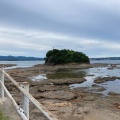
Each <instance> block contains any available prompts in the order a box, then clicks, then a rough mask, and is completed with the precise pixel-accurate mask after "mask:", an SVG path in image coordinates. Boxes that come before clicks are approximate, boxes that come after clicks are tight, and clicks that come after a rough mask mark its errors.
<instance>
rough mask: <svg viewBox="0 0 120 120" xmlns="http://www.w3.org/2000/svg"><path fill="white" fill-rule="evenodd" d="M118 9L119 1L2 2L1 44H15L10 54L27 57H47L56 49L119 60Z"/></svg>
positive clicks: (35, 0) (119, 29) (119, 23)
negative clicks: (51, 49)
mask: <svg viewBox="0 0 120 120" xmlns="http://www.w3.org/2000/svg"><path fill="white" fill-rule="evenodd" d="M119 5H120V2H119V1H118V0H116V1H114V0H109V1H108V0H104V1H103V0H98V1H96V0H83V1H80V0H60V1H56V0H39V1H38V0H25V1H24V0H21V1H16V0H9V1H5V0H1V1H0V26H1V31H0V43H1V44H3V42H1V41H3V39H4V46H5V43H7V44H8V46H9V45H12V44H13V43H14V44H15V46H14V44H13V45H12V47H11V51H12V50H13V51H14V50H17V49H18V51H20V50H23V51H25V52H24V53H25V54H26V55H32V54H30V53H31V50H32V51H33V52H34V53H35V52H40V51H41V53H42V56H44V55H45V52H46V51H47V50H49V49H50V48H52V47H53V46H54V47H56V48H59V49H63V48H69V49H74V50H79V51H83V52H85V53H86V54H88V56H91V57H94V56H102V55H103V56H113V54H114V55H115V56H119V51H120V49H119V46H120V34H119V31H120V15H119V13H120V8H119ZM7 41H9V42H7ZM109 43H111V44H109ZM19 45H20V46H19ZM6 46H7V45H6ZM16 46H17V47H16ZM4 48H5V49H3V48H1V49H2V50H1V51H5V50H7V47H4ZM110 51H112V52H110ZM16 52H17V51H16ZM22 53H23V52H22V51H21V54H22ZM98 53H99V55H98ZM103 53H104V54H103ZM110 53H111V54H110ZM1 54H2V53H1ZM19 54H20V53H19ZM34 55H35V54H34Z"/></svg>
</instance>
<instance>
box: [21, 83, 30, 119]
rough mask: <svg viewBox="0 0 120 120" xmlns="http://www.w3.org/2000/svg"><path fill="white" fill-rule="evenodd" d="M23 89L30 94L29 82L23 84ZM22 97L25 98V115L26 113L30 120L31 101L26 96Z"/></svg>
mask: <svg viewBox="0 0 120 120" xmlns="http://www.w3.org/2000/svg"><path fill="white" fill-rule="evenodd" d="M22 87H23V88H24V89H25V90H26V91H27V92H29V83H28V82H23V83H22ZM22 96H23V97H22V108H23V110H24V113H25V115H26V117H27V119H28V120H29V99H28V98H27V97H26V96H25V95H24V94H22Z"/></svg>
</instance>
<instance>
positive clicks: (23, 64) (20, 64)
mask: <svg viewBox="0 0 120 120" xmlns="http://www.w3.org/2000/svg"><path fill="white" fill-rule="evenodd" d="M44 63H45V61H0V64H16V66H12V67H7V68H6V69H12V68H20V67H22V68H23V67H32V66H34V65H37V64H44Z"/></svg>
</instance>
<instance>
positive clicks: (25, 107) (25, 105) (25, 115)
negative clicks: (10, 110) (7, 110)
mask: <svg viewBox="0 0 120 120" xmlns="http://www.w3.org/2000/svg"><path fill="white" fill-rule="evenodd" d="M0 73H1V76H0V84H1V88H0V93H1V98H4V91H5V92H6V94H7V95H8V97H9V98H10V99H11V101H12V102H13V105H14V106H15V108H16V110H17V112H18V113H19V114H20V116H21V118H22V119H23V120H29V100H30V101H31V102H32V103H33V104H34V105H35V106H36V107H37V108H38V110H39V111H40V112H42V113H43V114H44V115H45V116H46V118H47V119H48V120H58V119H57V118H56V116H54V115H53V114H52V113H51V112H50V111H48V110H47V109H46V108H45V107H44V106H43V105H42V104H40V103H39V102H38V101H37V100H36V99H35V98H34V97H33V96H32V95H31V94H30V93H29V84H28V83H27V82H23V83H22V84H20V83H17V82H16V81H15V80H14V79H13V78H12V77H11V76H10V75H9V74H8V73H6V72H5V71H4V68H0ZM4 76H6V77H7V78H8V79H9V80H10V81H11V82H12V83H13V84H14V85H15V86H16V88H17V89H19V91H20V92H21V93H22V108H20V107H19V106H18V105H17V103H16V101H15V100H14V99H13V97H12V96H11V94H10V93H9V91H8V90H7V88H6V87H5V85H4V82H5V81H4Z"/></svg>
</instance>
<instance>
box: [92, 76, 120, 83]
mask: <svg viewBox="0 0 120 120" xmlns="http://www.w3.org/2000/svg"><path fill="white" fill-rule="evenodd" d="M116 79H120V77H104V78H97V79H96V80H94V83H97V84H100V83H104V82H107V81H114V80H116Z"/></svg>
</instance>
